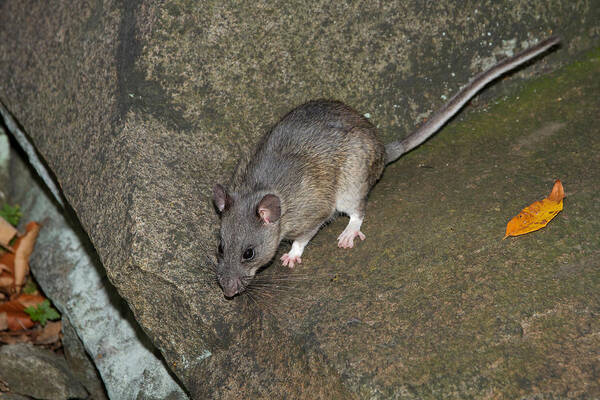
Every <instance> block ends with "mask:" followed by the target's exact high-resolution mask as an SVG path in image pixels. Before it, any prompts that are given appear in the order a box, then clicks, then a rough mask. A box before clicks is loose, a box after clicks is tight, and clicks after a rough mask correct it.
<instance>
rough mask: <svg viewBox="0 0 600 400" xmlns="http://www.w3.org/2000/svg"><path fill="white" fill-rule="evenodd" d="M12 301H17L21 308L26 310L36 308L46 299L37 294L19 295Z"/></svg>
mask: <svg viewBox="0 0 600 400" xmlns="http://www.w3.org/2000/svg"><path fill="white" fill-rule="evenodd" d="M13 300H14V301H18V302H19V303H21V304H22V305H23V307H25V308H27V307H35V306H37V305H38V304H40V303H42V302H43V301H44V300H46V298H45V297H44V296H40V295H37V294H25V293H21V294H20V295H18V296H16V297H15V298H14V299H13Z"/></svg>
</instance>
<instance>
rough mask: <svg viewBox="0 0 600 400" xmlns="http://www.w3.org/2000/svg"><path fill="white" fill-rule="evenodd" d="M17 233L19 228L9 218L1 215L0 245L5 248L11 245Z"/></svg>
mask: <svg viewBox="0 0 600 400" xmlns="http://www.w3.org/2000/svg"><path fill="white" fill-rule="evenodd" d="M16 234H17V230H16V229H15V227H14V226H12V225H11V224H10V223H9V222H8V221H7V220H5V219H4V218H2V217H0V246H2V247H4V248H9V247H10V241H11V240H12V239H13V238H14V237H15V235H16Z"/></svg>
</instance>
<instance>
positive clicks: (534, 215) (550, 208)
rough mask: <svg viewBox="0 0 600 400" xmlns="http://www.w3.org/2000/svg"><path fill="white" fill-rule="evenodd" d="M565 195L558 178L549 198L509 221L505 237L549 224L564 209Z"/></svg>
mask: <svg viewBox="0 0 600 400" xmlns="http://www.w3.org/2000/svg"><path fill="white" fill-rule="evenodd" d="M564 197H565V190H564V188H563V185H562V183H561V182H560V181H559V180H558V179H557V180H556V182H554V187H553V188H552V192H551V193H550V194H549V195H548V197H547V198H545V199H544V200H541V201H536V202H535V203H532V204H531V205H529V206H528V207H525V208H524V209H523V210H522V211H521V212H520V213H519V215H517V216H516V217H514V218H513V219H511V220H510V221H509V222H508V224H507V225H506V235H505V236H504V239H506V238H507V237H508V236H517V235H523V234H525V233H529V232H533V231H537V230H538V229H541V228H543V227H544V226H546V225H548V222H550V220H552V218H554V217H556V215H557V214H558V213H559V212H560V211H561V210H562V209H563V199H564Z"/></svg>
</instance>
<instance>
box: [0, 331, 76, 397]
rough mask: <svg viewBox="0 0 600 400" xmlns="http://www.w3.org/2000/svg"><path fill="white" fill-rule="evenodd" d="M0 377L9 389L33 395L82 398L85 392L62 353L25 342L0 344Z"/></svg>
mask: <svg viewBox="0 0 600 400" xmlns="http://www.w3.org/2000/svg"><path fill="white" fill-rule="evenodd" d="M0 380H2V381H3V382H5V383H6V385H7V386H8V387H9V388H10V390H11V392H14V393H18V394H22V395H26V396H31V397H35V398H36V399H48V400H67V399H85V398H87V396H88V393H87V392H86V390H85V389H84V388H83V386H81V384H80V383H79V382H77V380H76V379H74V377H73V375H72V374H71V372H70V371H69V368H68V367H67V363H66V362H65V359H64V358H63V357H61V356H58V355H56V354H55V353H53V352H52V351H50V350H46V349H42V348H39V347H35V346H33V345H30V344H25V343H18V344H9V345H5V346H2V347H0Z"/></svg>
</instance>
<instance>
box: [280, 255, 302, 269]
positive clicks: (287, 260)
mask: <svg viewBox="0 0 600 400" xmlns="http://www.w3.org/2000/svg"><path fill="white" fill-rule="evenodd" d="M281 261H282V264H283V265H284V266H286V267H290V268H294V264H295V263H298V264H302V259H301V258H300V257H299V256H291V255H290V254H289V253H285V254H284V255H283V256H281Z"/></svg>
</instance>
